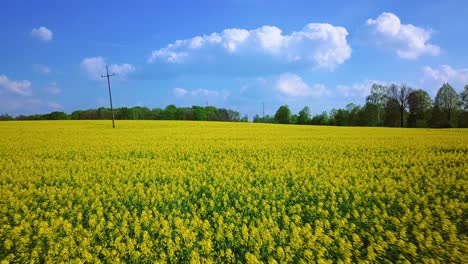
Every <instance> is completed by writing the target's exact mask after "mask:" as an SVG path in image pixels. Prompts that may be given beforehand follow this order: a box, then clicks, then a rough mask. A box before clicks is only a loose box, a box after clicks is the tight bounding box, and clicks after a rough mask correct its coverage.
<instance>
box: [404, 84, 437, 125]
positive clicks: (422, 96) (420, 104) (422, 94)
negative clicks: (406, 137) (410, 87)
mask: <svg viewBox="0 0 468 264" xmlns="http://www.w3.org/2000/svg"><path fill="white" fill-rule="evenodd" d="M408 107H409V116H408V127H427V125H428V124H427V122H428V121H429V119H430V114H431V109H432V99H431V97H430V96H429V94H428V93H427V92H426V91H424V90H422V89H419V90H415V91H412V92H411V93H410V94H409V96H408Z"/></svg>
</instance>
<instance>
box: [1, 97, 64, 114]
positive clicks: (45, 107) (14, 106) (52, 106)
mask: <svg viewBox="0 0 468 264" xmlns="http://www.w3.org/2000/svg"><path fill="white" fill-rule="evenodd" d="M62 108H63V106H62V105H61V104H60V103H57V102H51V101H47V100H43V99H39V98H32V97H21V96H14V95H5V96H1V97H0V113H9V114H12V115H19V114H23V115H25V114H26V115H28V114H38V113H47V112H51V111H56V110H57V109H62Z"/></svg>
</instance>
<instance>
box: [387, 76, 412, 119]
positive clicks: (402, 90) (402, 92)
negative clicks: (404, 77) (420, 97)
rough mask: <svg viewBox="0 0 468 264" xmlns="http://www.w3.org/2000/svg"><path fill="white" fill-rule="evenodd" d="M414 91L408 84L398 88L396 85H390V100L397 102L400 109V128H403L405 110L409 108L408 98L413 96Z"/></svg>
mask: <svg viewBox="0 0 468 264" xmlns="http://www.w3.org/2000/svg"><path fill="white" fill-rule="evenodd" d="M412 91H413V89H411V88H410V87H409V86H407V85H406V84H403V85H401V86H398V85H396V84H392V85H390V87H389V89H388V98H389V99H390V100H393V101H395V103H397V105H398V109H399V110H400V127H403V125H404V122H403V119H404V113H405V110H406V109H407V108H408V105H409V104H408V97H409V95H410V94H411V92H412Z"/></svg>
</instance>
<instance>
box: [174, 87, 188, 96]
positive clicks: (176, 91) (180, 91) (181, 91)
mask: <svg viewBox="0 0 468 264" xmlns="http://www.w3.org/2000/svg"><path fill="white" fill-rule="evenodd" d="M187 93H188V92H187V90H185V89H184V88H174V94H175V95H176V96H184V95H186V94H187Z"/></svg>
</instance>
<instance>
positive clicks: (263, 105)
mask: <svg viewBox="0 0 468 264" xmlns="http://www.w3.org/2000/svg"><path fill="white" fill-rule="evenodd" d="M262 107H263V109H262V110H263V111H262V113H263V116H262V118H265V102H262Z"/></svg>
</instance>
